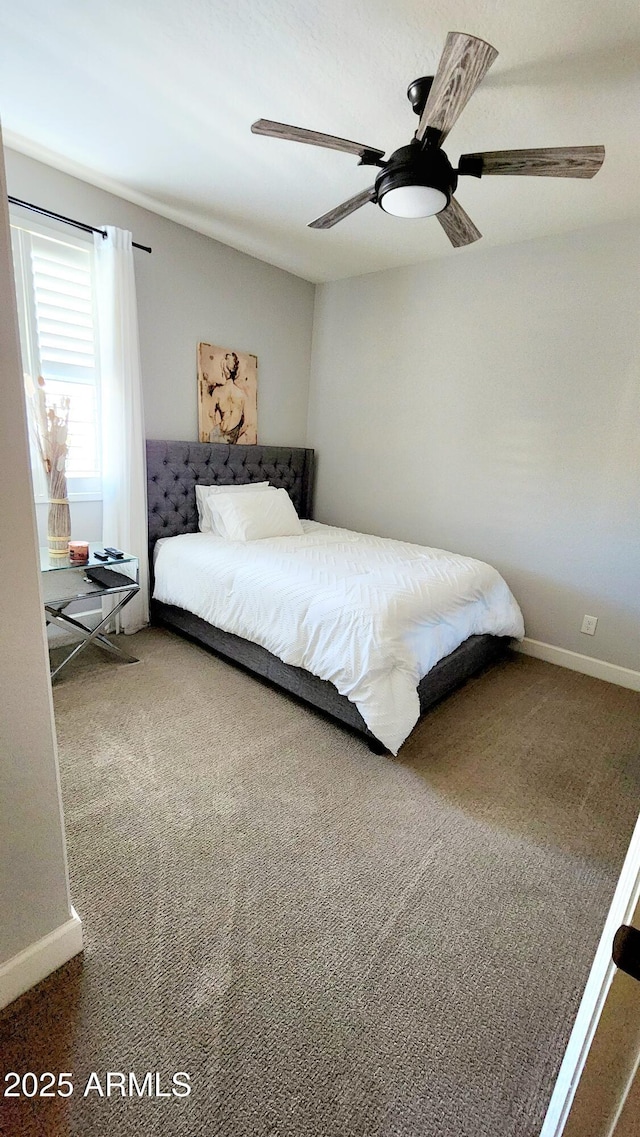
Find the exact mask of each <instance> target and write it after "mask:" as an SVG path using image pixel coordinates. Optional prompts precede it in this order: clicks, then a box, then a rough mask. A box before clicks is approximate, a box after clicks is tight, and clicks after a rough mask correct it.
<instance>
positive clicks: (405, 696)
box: [153, 521, 524, 754]
mask: <svg viewBox="0 0 640 1137" xmlns="http://www.w3.org/2000/svg"><path fill="white" fill-rule="evenodd" d="M302 525H303V528H304V535H303V536H301V537H276V538H273V539H266V540H262V541H251V542H247V543H246V544H243V543H241V542H234V541H225V540H223V539H222V538H221V537H216V536H212V535H210V534H205V533H185V534H183V535H182V536H179V537H169V538H166V539H164V540H161V541H159V542H158V544H157V546H156V562H155V589H154V593H153V595H154V597H155V598H156V599H157V600H161V601H163V602H164V603H165V604H174V605H176V606H177V607H179V608H185V609H187V610H188V611H189V612H193V613H194V614H195V615H196V616H200V617H201V618H202V619H203V620H207V621H208V622H209V623H211V624H215V626H216V627H218V628H223V629H224V630H225V631H227V632H233V633H234V634H235V635H237V636H242V637H243V638H244V639H248V640H252V641H253V642H254V643H258V644H261V645H262V646H263V647H265V648H267V650H268V651H270V652H272V653H273V655H277V656H278V657H279V658H280V659H282V660H284V662H285V663H291V664H294V665H295V666H296V667H304V668H305V669H306V670H307V671H311V672H312V673H313V674H314V675H318V676H320V678H321V679H329V680H330V681H331V682H332V683H334V684H335V686H336V687H337V688H338V691H339V692H340V694H341V695H346V696H347V698H348V699H351V701H352V702H353V703H355V705H356V706H357V708H358V710H359V711H360V714H361V715H362V717H363V719H364V721H365V722H366V724H367V726H368V727H369V730H371V731H372V733H373V734H375V736H376V738H379V739H380V741H381V742H382V743H384V745H385V746H386V747H388V749H389V750H391V751H392V752H393V753H394V754H397V752H398V749H399V747H400V746H401V745H402V743H403V742H404V740H405V738H406V737H407V735H408V734H409V732H410V731H411V730H412V728H413V727H414V726H415V723H416V722H417V720H418V716H419V713H420V708H419V703H418V694H417V691H416V687H417V685H418V683H419V681H420V679H421V678H422V677H423V675H426V674H427V672H428V671H430V670H431V668H432V667H433V666H434V665H435V664H436V663H437V662H438V660H440V659H442V658H443V656H445V655H448V654H449V653H450V652H452V651H453V650H454V649H455V648H456V647H458V645H459V644H461V643H462V642H463V640H466V639H467V637H468V636H471V635H477V634H482V633H490V634H492V635H496V636H514V637H516V638H518V639H521V638H522V636H523V635H524V626H523V622H522V615H521V613H520V609H519V607H518V605H517V604H516V601H515V600H514V598H513V596H512V595H511V592H510V591H509V589H508V587H507V585H506V584H505V582H504V580H503V579H502V577H501V576H500V574H499V573H498V572H496V570H495V569H493V568H491V567H490V565H487V564H484V563H483V562H482V561H476V560H472V559H471V558H470V557H461V556H457V555H456V554H455V553H447V552H444V551H443V550H442V549H428V548H424V547H422V546H421V545H410V544H408V543H406V542H404V541H392V540H388V539H385V538H382V537H371V536H367V535H366V534H363V533H353V532H351V531H350V530H348V529H335V528H333V527H332V526H329V525H320V524H318V523H317V522H314V521H303V522H302Z"/></svg>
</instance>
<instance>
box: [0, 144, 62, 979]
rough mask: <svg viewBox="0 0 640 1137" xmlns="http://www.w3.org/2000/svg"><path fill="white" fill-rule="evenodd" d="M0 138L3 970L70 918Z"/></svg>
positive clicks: (0, 866) (0, 942) (0, 939)
mask: <svg viewBox="0 0 640 1137" xmlns="http://www.w3.org/2000/svg"><path fill="white" fill-rule="evenodd" d="M7 221H8V218H7V216H6V196H5V188H4V177H3V168H2V144H1V140H0V296H2V304H0V376H1V378H2V414H1V415H0V483H1V484H2V494H1V495H0V525H1V527H2V533H3V534H4V537H3V541H2V589H1V590H0V623H1V626H2V637H1V638H0V690H1V691H2V699H1V700H0V964H2V963H4V962H5V961H6V960H8V959H11V958H12V957H13V956H14V955H17V954H18V952H20V951H22V950H23V949H24V948H26V947H28V946H29V945H30V944H31V943H33V942H34V941H37V940H39V939H41V938H42V937H43V936H46V935H48V933H49V932H52V931H54V930H55V929H56V928H58V927H59V926H60V925H61V924H64V923H65V921H66V920H68V919H69V916H70V907H69V893H68V886H67V871H66V860H65V856H66V854H65V846H64V832H63V826H62V812H61V805H60V790H59V786H58V774H57V757H56V743H55V734H54V729H53V713H52V706H51V687H50V683H49V673H48V659H47V649H46V640H45V635H44V620H43V613H42V603H41V598H40V573H39V571H38V559H37V549H36V530H35V516H34V509H33V497H32V491H31V477H30V473H29V451H28V445H27V429H26V419H25V407H24V394H23V383H22V367H21V365H20V359H19V345H18V325H17V318H16V313H15V304H14V302H13V280H12V277H13V268H12V265H11V257H10V243H9V229H8V224H7Z"/></svg>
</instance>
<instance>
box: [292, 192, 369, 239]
mask: <svg viewBox="0 0 640 1137" xmlns="http://www.w3.org/2000/svg"><path fill="white" fill-rule="evenodd" d="M375 197H376V187H375V186H369V189H366V190H362V193H357V194H355V195H354V197H350V198H349V200H348V201H343V202H342V205H336V207H335V209H330V210H329V212H328V213H324V214H323V215H322V217H316V219H315V221H310V222H309V225H308V228H309V229H331V228H332V227H333V226H334V225H337V224H338V221H342V220H343V219H344V218H345V217H348V216H349V214H350V213H355V211H356V209H360V206H361V205H366V204H367V202H368V201H375Z"/></svg>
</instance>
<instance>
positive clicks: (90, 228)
mask: <svg viewBox="0 0 640 1137" xmlns="http://www.w3.org/2000/svg"><path fill="white" fill-rule="evenodd" d="M8 198H9V201H10V202H11V204H12V205H21V206H22V208H23V209H30V210H31V212H32V213H41V214H42V216H43V217H53V218H54V220H55V221H64V223H65V225H73V227H74V229H83V230H84V232H85V233H102V236H103V237H106V236H107V234H106V233H105V231H104V229H96V227H95V225H85V223H84V221H74V220H73V218H72V217H63V215H62V213H54V212H53V210H52V209H43V208H42V206H40V205H33V204H32V203H31V202H30V201H21V199H20V198H19V197H11V194H9V195H8ZM131 244H132V245H133V247H134V249H142V252H143V253H150V252H151V249H150V248H149V246H148V245H139V244H138V243H137V241H132V242H131Z"/></svg>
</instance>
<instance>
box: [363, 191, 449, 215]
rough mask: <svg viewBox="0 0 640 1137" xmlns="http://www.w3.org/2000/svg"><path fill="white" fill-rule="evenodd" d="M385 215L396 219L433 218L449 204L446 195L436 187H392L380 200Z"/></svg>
mask: <svg viewBox="0 0 640 1137" xmlns="http://www.w3.org/2000/svg"><path fill="white" fill-rule="evenodd" d="M379 202H380V206H381V208H382V209H384V211H385V213H392V214H393V216H394V217H433V216H434V214H436V213H441V212H442V210H443V209H446V208H447V206H448V204H449V198H448V197H447V195H446V193H444V192H443V191H442V190H441V189H438V188H437V187H436V186H420V185H404V186H395V187H394V186H391V187H390V188H389V189H388V190H387V191H386V192H385V193H383V195H382V197H380V198H379Z"/></svg>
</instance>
